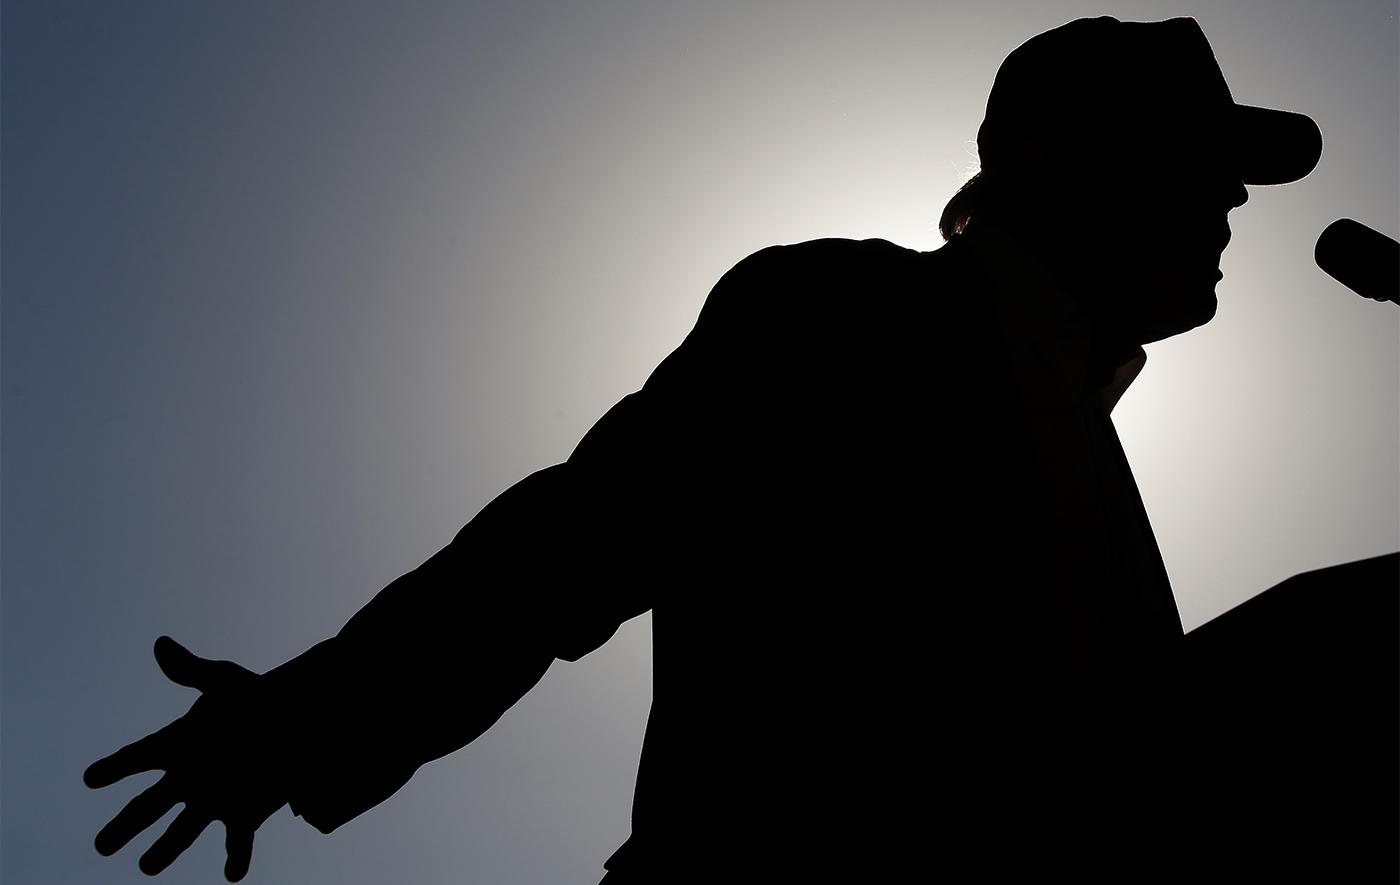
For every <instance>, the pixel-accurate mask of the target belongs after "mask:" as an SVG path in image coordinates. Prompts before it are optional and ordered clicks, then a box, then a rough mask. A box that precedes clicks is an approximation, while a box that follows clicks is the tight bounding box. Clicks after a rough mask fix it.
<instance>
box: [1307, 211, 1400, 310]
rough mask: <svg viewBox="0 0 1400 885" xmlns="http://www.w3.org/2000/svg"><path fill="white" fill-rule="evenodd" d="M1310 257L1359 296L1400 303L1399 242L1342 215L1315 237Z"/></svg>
mask: <svg viewBox="0 0 1400 885" xmlns="http://www.w3.org/2000/svg"><path fill="white" fill-rule="evenodd" d="M1313 259H1314V260H1316V261H1317V266H1318V267H1320V268H1322V269H1323V270H1325V271H1326V272H1327V274H1328V275H1329V276H1331V277H1332V278H1333V279H1334V280H1336V281H1337V282H1339V283H1341V284H1342V285H1343V286H1346V287H1347V288H1348V289H1350V290H1351V291H1353V292H1355V293H1356V294H1357V295H1360V296H1362V297H1363V298H1370V299H1371V300H1373V301H1392V302H1394V303H1396V304H1400V243H1397V242H1396V241H1394V240H1392V239H1391V238H1390V237H1388V236H1386V235H1385V234H1383V233H1381V232H1380V231H1378V230H1372V229H1371V228H1369V227H1367V226H1366V225H1364V224H1362V223H1361V222H1359V221H1352V220H1351V219H1350V218H1343V219H1340V220H1338V221H1334V222H1332V223H1331V224H1329V225H1327V229H1326V230H1324V231H1323V232H1322V236H1320V237H1318V238H1317V247H1316V248H1315V249H1314V250H1313Z"/></svg>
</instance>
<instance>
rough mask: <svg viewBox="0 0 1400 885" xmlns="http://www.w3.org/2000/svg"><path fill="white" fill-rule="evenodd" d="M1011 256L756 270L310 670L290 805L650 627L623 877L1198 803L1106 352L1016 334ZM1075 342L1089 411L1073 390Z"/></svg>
mask: <svg viewBox="0 0 1400 885" xmlns="http://www.w3.org/2000/svg"><path fill="white" fill-rule="evenodd" d="M1006 248H1007V246H1006V244H1005V243H1000V242H998V241H993V242H992V243H991V245H990V246H987V245H986V244H983V246H982V247H979V246H977V244H976V243H975V242H970V241H969V242H964V241H962V240H955V241H954V242H953V243H951V244H949V245H948V246H946V247H944V248H942V249H939V250H938V251H935V252H930V253H918V252H913V251H910V250H907V249H903V248H900V247H897V246H895V245H893V244H890V243H888V242H885V241H881V240H865V241H860V242H856V241H849V240H819V241H814V242H809V243H803V244H800V245H794V246H783V247H773V248H769V249H764V250H762V251H760V252H758V253H756V254H754V255H752V256H750V257H748V258H746V259H744V260H743V261H742V262H740V263H739V264H738V265H737V266H736V267H735V268H734V269H732V270H731V271H730V272H729V273H727V274H726V275H725V276H724V277H723V278H722V279H721V280H720V282H719V283H718V285H716V287H715V288H714V290H713V292H712V293H711V294H710V296H709V298H708V300H707V301H706V303H705V306H704V308H703V310H702V311H701V314H700V316H699V319H698V321H697V322H696V325H695V327H694V329H693V331H692V332H691V333H690V334H689V336H687V338H686V339H685V341H684V342H683V343H682V344H681V345H680V347H678V348H677V349H676V350H675V351H674V352H673V353H672V354H671V355H670V356H668V357H667V358H666V359H665V360H664V361H663V362H662V363H661V365H660V366H658V367H657V369H656V370H655V372H654V373H653V374H652V376H651V377H650V378H649V379H648V381H647V382H646V384H645V385H644V386H643V387H642V389H641V390H640V391H638V392H637V393H634V394H632V395H630V396H628V397H625V398H624V399H623V400H622V401H621V402H619V403H618V404H617V405H616V406H615V407H614V408H613V409H612V410H610V411H609V412H608V413H607V414H606V415H605V416H604V417H603V418H602V419H601V420H600V421H599V422H598V423H597V424H596V425H595V426H594V427H593V429H592V430H590V431H589V433H588V434H587V435H586V436H585V437H584V439H583V440H582V441H581V442H580V443H579V445H578V447H577V449H576V450H575V451H574V453H573V454H572V455H571V456H570V457H569V459H568V460H567V461H566V462H565V463H563V464H560V465H555V466H554V467H550V468H547V469H545V470H542V471H540V472H538V473H535V474H533V475H532V476H530V477H528V478H526V479H525V480H523V481H522V482H520V483H519V484H517V485H516V486H514V487H512V488H511V489H509V490H508V491H506V492H505V493H503V494H502V495H501V496H500V497H499V498H497V499H496V500H495V501H493V502H492V503H491V504H490V505H488V506H487V507H486V508H485V509H483V510H482V512H481V513H480V514H478V516H477V517H476V518H475V519H473V520H472V521H471V523H469V524H468V525H467V526H466V527H465V528H464V529H463V530H462V532H461V533H460V534H459V535H458V536H457V538H456V539H455V540H454V541H453V542H452V544H451V545H450V546H449V547H448V548H446V549H445V550H443V551H442V552H441V553H439V554H438V555H437V556H435V557H433V559H431V560H429V561H428V562H427V563H425V564H424V565H423V566H422V567H421V568H419V569H417V570H415V571H414V572H412V573H410V574H408V575H405V576H404V577H403V578H401V579H400V580H399V581H396V582H395V583H394V584H393V585H391V586H390V587H389V588H386V590H385V591H383V592H382V593H381V594H380V595H379V596H377V597H376V598H375V599H374V600H373V601H372V602H371V603H370V604H369V605H367V606H366V607H365V608H364V609H363V610H362V611H361V612H360V613H358V614H357V615H356V616H355V617H354V618H353V619H352V620H351V621H350V622H349V623H348V624H347V625H346V627H345V629H344V630H342V631H341V633H340V634H339V635H338V636H337V637H336V638H334V639H332V640H330V641H328V642H327V643H324V644H323V645H322V646H318V647H317V649H314V650H313V652H312V653H311V654H310V655H308V661H310V663H307V664H305V665H304V670H305V672H306V673H307V674H309V675H308V677H307V681H308V684H310V683H313V682H314V683H315V684H317V685H319V686H320V688H319V690H318V691H317V692H316V696H317V698H318V701H317V702H316V704H315V710H316V715H315V717H314V718H315V719H316V720H317V722H318V723H319V724H311V723H310V722H309V719H308V721H307V722H303V723H302V724H300V725H298V726H297V728H299V729H303V730H304V731H305V732H306V733H307V734H308V735H309V736H308V737H307V738H306V739H305V740H304V741H303V744H304V746H305V747H306V751H305V752H306V759H305V762H304V764H303V765H301V766H300V768H299V770H300V771H301V772H302V774H301V775H300V779H299V782H298V784H297V785H296V787H295V789H294V791H293V793H294V796H293V800H292V806H293V809H294V811H296V812H297V813H299V814H302V815H303V816H304V817H306V819H307V820H308V821H310V822H312V823H313V824H315V825H317V826H318V827H320V828H322V829H324V830H327V831H329V829H333V828H334V827H335V826H338V825H339V824H340V823H342V822H344V821H345V820H348V819H349V818H350V817H353V816H354V815H356V814H358V813H359V812H360V811H363V810H364V809H365V808H367V807H369V806H370V805H373V804H375V803H377V802H378V801H381V800H382V799H383V798H385V797H386V796H387V795H389V794H391V793H392V792H394V790H396V789H398V787H399V786H401V785H402V784H403V783H404V782H405V781H406V780H407V779H408V778H409V777H410V776H411V775H412V773H413V771H414V770H415V769H416V768H417V767H418V766H419V765H421V764H422V763H423V762H425V761H428V760H429V759H432V758H436V757H438V756H441V755H443V754H444V753H446V752H450V751H451V750H452V749H455V748H456V747H458V746H460V745H461V744H462V743H465V742H466V741H467V740H470V739H471V738H472V737H474V736H475V734H477V733H480V731H481V730H482V729H484V728H485V727H487V726H489V724H490V722H492V721H494V719H495V718H496V716H499V715H500V713H501V712H503V710H504V709H505V707H507V706H509V704H510V703H512V702H513V700H514V699H515V698H516V697H518V696H519V694H520V693H522V692H523V691H524V690H526V689H528V687H529V685H532V684H533V682H534V680H535V679H537V678H538V676H539V674H540V673H541V672H542V671H543V667H547V666H548V662H549V661H550V660H552V659H554V658H556V657H557V658H562V659H564V660H576V659H578V658H579V657H581V656H582V655H584V654H587V653H588V652H589V651H591V650H593V649H595V648H597V647H598V646H599V645H601V644H602V643H604V642H605V641H607V639H608V638H609V637H610V636H611V635H612V634H613V632H614V631H615V630H616V629H617V627H618V626H619V624H621V623H622V622H623V621H625V620H626V619H628V618H631V617H633V616H636V615H638V614H640V613H642V612H645V611H648V610H650V611H652V613H653V631H654V640H653V647H654V655H655V659H654V673H655V682H654V686H655V688H654V692H655V693H654V700H653V704H652V710H651V714H650V720H649V724H648V726H647V734H646V740H645V744H644V747H643V751H642V759H641V763H640V769H639V772H638V780H637V789H636V796H635V802H634V809H633V836H632V838H631V839H630V840H628V842H627V844H626V845H625V846H624V847H623V848H622V849H621V850H619V852H618V853H617V854H616V855H614V857H613V859H612V860H611V861H610V862H609V868H610V870H611V871H612V872H611V873H610V876H609V879H608V882H609V883H612V882H614V881H621V882H633V881H691V880H694V881H750V880H751V881H772V880H773V879H774V877H781V878H782V879H784V880H787V879H796V878H798V877H802V878H810V879H814V880H817V881H826V880H830V881H837V880H842V881H845V880H848V879H854V878H855V877H856V876H860V877H862V878H869V877H870V876H871V875H872V874H890V873H898V874H900V875H907V874H908V873H909V872H910V871H911V870H918V871H920V872H922V871H924V870H931V869H933V868H934V867H937V866H946V865H947V864H949V863H953V862H954V861H957V862H959V863H961V862H964V861H965V862H969V863H973V864H975V865H976V866H977V869H978V870H980V871H981V873H982V874H984V875H986V876H988V877H995V876H996V875H997V874H998V871H1001V872H1005V873H1008V874H1010V873H1011V872H1013V871H1014V870H1016V869H1018V868H1019V866H1018V865H1020V864H1022V863H1027V864H1030V863H1031V862H1032V861H1031V859H1034V865H1035V867H1036V868H1037V869H1041V868H1043V863H1044V859H1045V857H1046V856H1047V853H1048V854H1051V855H1059V854H1067V855H1073V854H1074V853H1075V852H1076V851H1078V850H1080V849H1081V848H1083V846H1084V845H1086V844H1088V843H1089V842H1093V843H1094V844H1098V842H1099V841H1101V837H1102V835H1103V834H1104V832H1106V829H1105V828H1114V827H1120V824H1121V821H1119V820H1118V819H1119V818H1121V817H1122V813H1123V810H1124V809H1125V808H1128V807H1130V806H1131V807H1134V808H1136V807H1140V806H1141V805H1142V804H1143V803H1141V802H1140V801H1139V799H1140V797H1141V796H1142V795H1144V794H1145V793H1152V792H1153V791H1157V792H1160V791H1162V790H1168V789H1170V785H1169V784H1162V783H1160V782H1153V783H1148V782H1147V781H1145V780H1143V778H1144V775H1143V774H1142V772H1143V771H1151V770H1152V769H1153V766H1154V764H1155V760H1156V759H1157V757H1158V756H1160V755H1161V753H1162V752H1163V750H1162V748H1161V747H1160V746H1158V745H1157V744H1156V742H1154V741H1153V740H1152V739H1151V737H1150V736H1149V735H1148V734H1147V731H1146V729H1145V727H1144V725H1143V720H1142V719H1141V717H1140V716H1139V715H1138V713H1137V712H1133V711H1139V707H1140V705H1137V706H1135V705H1136V702H1137V700H1138V699H1140V698H1141V697H1142V696H1144V692H1143V690H1142V689H1143V686H1144V685H1145V684H1147V682H1148V681H1150V680H1151V678H1152V677H1151V672H1152V664H1151V662H1152V661H1154V660H1157V659H1158V657H1159V653H1160V651H1161V650H1162V649H1163V648H1167V647H1170V646H1171V645H1172V643H1173V642H1175V641H1177V640H1179V638H1180V636H1181V627H1180V622H1179V620H1178V619H1177V617H1176V610H1175V606H1174V603H1173V602H1172V598H1171V591H1170V587H1169V586H1168V584H1167V580H1166V575H1165V572H1164V570H1163V569H1162V567H1161V561H1160V558H1159V557H1158V556H1157V553H1156V546H1155V543H1154V542H1153V541H1152V537H1151V529H1150V527H1149V526H1148V525H1147V522H1146V515H1145V513H1143V511H1142V505H1141V501H1140V500H1139V498H1138V496H1137V492H1136V488H1135V487H1133V485H1132V478H1131V473H1130V472H1129V471H1128V469H1127V465H1126V461H1124V460H1123V458H1122V451H1121V448H1120V447H1119V446H1118V442H1117V439H1116V437H1115V436H1113V433H1112V425H1111V423H1110V422H1109V421H1108V419H1107V417H1106V415H1105V414H1104V413H1103V411H1102V408H1101V407H1100V406H1101V403H1100V401H1099V400H1098V399H1097V398H1096V397H1095V395H1094V394H1093V392H1094V390H1095V389H1097V388H1098V387H1100V386H1102V384H1103V383H1104V382H1105V380H1106V376H1104V372H1103V371H1101V370H1099V369H1097V368H1096V366H1097V365H1098V362H1102V361H1101V360H1100V361H1098V362H1096V360H1095V359H1094V358H1093V357H1092V356H1091V355H1092V354H1094V353H1096V352H1097V351H1096V350H1095V345H1094V341H1093V334H1092V330H1088V331H1087V332H1086V331H1085V328H1084V327H1083V325H1082V323H1081V324H1079V325H1076V324H1075V323H1074V322H1068V325H1065V324H1064V323H1060V324H1059V325H1057V324H1056V323H1050V324H1049V325H1048V326H1047V327H1046V328H1042V329H1040V330H1039V332H1036V331H1035V324H1034V323H1032V324H1030V326H1031V327H1032V330H1031V331H1030V332H1027V330H1026V328H1020V327H1018V326H1017V324H1016V322H1014V321H1013V320H1014V318H1015V317H1017V316H1025V315H1028V314H1027V311H1028V310H1030V309H1029V308H1027V305H1032V304H1036V303H1039V302H1038V301H1037V299H1039V298H1040V297H1041V296H1042V295H1044V293H1043V292H1040V293H1037V292H1035V291H1033V290H1034V289H1035V288H1036V285H1035V284H1030V285H1028V286H1026V287H1020V288H1018V286H1019V284H1018V282H1017V281H1016V280H1015V279H1014V278H1012V279H1010V280H1008V279H1007V278H1006V277H1005V275H1004V274H1001V273H1000V272H999V271H998V270H997V267H998V261H999V258H998V256H999V255H1001V256H1002V257H1005V256H1004V255H1002V252H1004V251H1005V249H1006ZM988 250H990V251H988ZM998 250H1001V251H1000V252H999V251H998ZM1016 261H1018V262H1021V263H1024V256H1017V257H1016ZM1013 263H1015V262H1013ZM1030 314H1035V311H1034V310H1030ZM1071 314H1072V311H1071ZM1060 319H1065V317H1064V316H1061V317H1060ZM1071 319H1073V317H1072V316H1071ZM1023 325H1024V324H1023ZM1066 328H1073V330H1074V335H1070V336H1069V337H1070V338H1074V336H1075V335H1078V336H1079V337H1078V338H1077V339H1075V340H1077V341H1078V342H1079V344H1078V345H1072V346H1070V347H1069V352H1071V353H1073V354H1075V356H1074V357H1073V359H1071V360H1070V363H1071V364H1073V365H1075V366H1076V367H1077V369H1076V371H1078V372H1079V374H1078V375H1075V374H1074V373H1071V375H1072V376H1073V377H1076V378H1078V379H1079V384H1078V389H1076V388H1075V385H1074V384H1071V385H1070V386H1069V387H1065V386H1064V385H1063V384H1059V385H1058V386H1057V385H1056V384H1047V383H1045V381H1046V379H1047V378H1049V377H1050V376H1051V375H1053V374H1054V372H1053V371H1052V370H1051V368H1047V367H1050V366H1053V365H1056V361H1055V359H1056V358H1054V357H1053V355H1051V356H1047V354H1051V353H1052V351H1055V350H1056V347H1060V344H1063V341H1061V342H1060V344H1055V345H1053V346H1050V347H1049V348H1048V349H1042V348H1041V345H1043V344H1045V343H1046V342H1047V341H1051V342H1054V341H1058V340H1059V338H1057V335H1059V333H1061V332H1064V331H1065V329H1066ZM1018 329H1019V331H1018ZM1047 329H1048V330H1049V331H1046V330H1047ZM1040 333H1045V334H1040ZM1047 335H1048V337H1046V336H1047ZM1060 350H1061V351H1064V348H1060ZM1061 355H1063V353H1062V354H1061ZM1047 360H1048V362H1047ZM1100 376H1104V377H1100ZM1056 377H1058V376H1056ZM1061 380H1062V379H1061ZM1037 385H1039V386H1037ZM1066 459H1068V460H1070V461H1075V463H1074V464H1073V465H1072V469H1062V468H1064V465H1065V463H1066ZM1076 459H1077V460H1076ZM1139 712H1140V711H1139ZM330 735H335V736H336V737H335V738H331V737H329V736H330ZM1141 826H1148V824H1146V823H1145V822H1144V820H1143V819H1141V818H1140V817H1139V818H1135V820H1134V822H1133V824H1132V825H1131V826H1130V827H1129V829H1130V830H1131V829H1134V828H1138V827H1141ZM1120 828H1121V827H1120ZM1086 840H1087V841H1086Z"/></svg>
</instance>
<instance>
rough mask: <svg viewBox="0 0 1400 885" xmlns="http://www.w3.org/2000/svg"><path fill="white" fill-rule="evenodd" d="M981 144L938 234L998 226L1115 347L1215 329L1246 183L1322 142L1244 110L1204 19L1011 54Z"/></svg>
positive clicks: (1065, 33) (1076, 29) (1311, 162)
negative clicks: (977, 168)
mask: <svg viewBox="0 0 1400 885" xmlns="http://www.w3.org/2000/svg"><path fill="white" fill-rule="evenodd" d="M977 147H978V153H979V155H980V159H981V164H982V170H981V172H980V173H978V176H977V178H976V179H974V180H973V181H972V182H970V183H969V187H968V188H966V189H964V190H963V191H961V192H959V194H958V195H956V196H955V197H954V199H953V200H952V201H951V202H950V203H949V205H948V208H947V209H946V210H945V212H944V217H943V219H942V224H941V226H942V228H943V232H944V235H945V236H946V237H953V236H956V235H957V234H959V233H961V232H962V230H964V229H965V228H967V227H968V226H969V225H975V224H976V220H977V219H981V220H984V221H987V222H992V223H995V224H996V225H998V226H999V227H1002V228H1004V229H1006V230H1008V231H1009V232H1010V233H1012V234H1013V235H1015V236H1016V237H1017V238H1018V239H1020V240H1021V241H1022V242H1023V243H1024V244H1025V245H1026V246H1027V247H1028V248H1030V249H1031V250H1032V251H1033V252H1034V253H1035V254H1037V255H1038V256H1039V257H1040V258H1041V259H1042V260H1043V261H1044V262H1045V263H1046V265H1047V266H1048V267H1049V268H1050V270H1051V271H1052V272H1053V273H1055V274H1056V276H1058V277H1059V278H1060V279H1061V281H1062V282H1063V283H1064V284H1065V285H1066V287H1067V288H1069V289H1070V290H1071V291H1072V292H1073V293H1074V294H1075V295H1076V297H1078V298H1080V299H1081V300H1082V301H1083V302H1084V303H1085V305H1086V307H1087V308H1088V309H1089V310H1090V311H1091V312H1092V313H1093V314H1094V315H1095V317H1096V319H1097V320H1098V321H1099V322H1100V323H1101V324H1102V325H1104V326H1105V327H1108V328H1109V329H1111V331H1112V333H1113V334H1114V335H1115V336H1116V337H1118V338H1120V339H1128V340H1131V342H1132V343H1146V342H1149V341H1155V340H1158V339H1161V338H1165V337H1168V336H1170V335H1175V334H1178V333H1180V332H1184V331H1186V330H1188V329H1191V328H1194V327H1196V326H1198V325H1201V324H1202V323H1205V322H1207V321H1209V320H1210V318H1211V317H1212V316H1213V315H1214V314H1215V307H1216V301H1215V291H1214V290H1215V283H1216V281H1217V280H1218V279H1219V260H1220V253H1221V252H1222V251H1223V250H1224V248H1225V244H1226V242H1228V240H1229V237H1230V230H1229V225H1228V223H1227V220H1226V216H1227V215H1228V213H1229V211H1230V210H1231V209H1233V208H1236V207H1238V206H1240V205H1243V203H1244V202H1245V200H1246V199H1247V194H1246V192H1245V187H1244V186H1245V185H1246V184H1281V183H1284V182H1288V181H1295V180H1297V179H1299V178H1302V177H1303V176H1304V175H1306V174H1308V172H1310V171H1311V170H1312V168H1313V166H1315V165H1316V163H1317V160H1318V157H1319V156H1320V155H1321V150H1322V139H1321V134H1320V133H1319V132H1318V130H1317V126H1316V124H1315V123H1313V121H1312V120H1311V119H1309V118H1308V117H1305V116H1303V115H1301V114H1293V113H1288V112H1284V111H1274V110H1268V109H1264V108H1254V107H1249V106H1245V105H1238V104H1236V103H1235V102H1234V99H1233V98H1231V96H1230V90H1229V87H1228V86H1226V84H1225V78H1224V76H1223V74H1221V72H1220V68H1219V66H1218V65H1217V64H1216V61H1215V56H1214V54H1213V53H1212V52H1211V49H1210V44H1209V43H1207V42H1206V38H1205V35H1204V34H1203V33H1202V32H1201V29H1200V27H1199V26H1198V25H1197V24H1196V22H1195V20H1193V19H1187V18H1178V19H1172V20H1169V21H1164V22H1120V21H1118V20H1116V19H1112V18H1107V17H1105V18H1096V19H1080V20H1078V21H1074V22H1070V23H1069V24H1067V25H1063V26H1061V27H1059V28H1055V29H1054V30H1051V31H1047V32H1046V33H1044V34H1040V35H1037V36H1036V37H1032V38H1031V39H1030V40H1028V41H1027V42H1026V43H1024V44H1022V45H1021V46H1020V47H1018V48H1017V49H1016V50H1015V51H1013V52H1012V53H1011V55H1009V56H1008V57H1007V59H1006V60H1005V61H1004V62H1003V63H1002V66H1001V69H1000V70H999V71H998V72H997V77H996V81H995V83H994V84H993V85H992V91H991V95H990V97H989V98H988V100H987V113H986V117H985V119H984V120H983V123H982V126H981V128H980V130H979V131H978V135H977Z"/></svg>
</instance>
